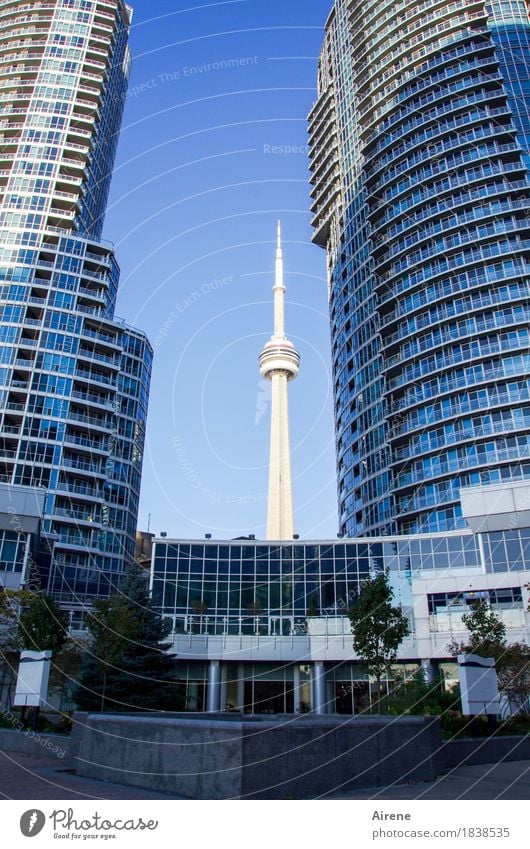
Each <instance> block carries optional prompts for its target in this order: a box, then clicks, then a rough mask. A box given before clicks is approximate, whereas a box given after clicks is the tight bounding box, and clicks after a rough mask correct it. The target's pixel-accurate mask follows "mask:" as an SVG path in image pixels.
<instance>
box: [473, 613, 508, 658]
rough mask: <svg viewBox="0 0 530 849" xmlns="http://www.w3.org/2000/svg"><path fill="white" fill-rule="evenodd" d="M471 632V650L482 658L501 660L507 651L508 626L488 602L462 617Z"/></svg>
mask: <svg viewBox="0 0 530 849" xmlns="http://www.w3.org/2000/svg"><path fill="white" fill-rule="evenodd" d="M462 622H463V623H464V625H465V626H466V628H467V630H468V631H469V635H470V639H469V650H470V653H471V654H478V655H479V656H480V657H494V658H495V659H497V658H499V657H500V656H501V655H502V654H503V652H504V651H505V649H506V626H505V625H504V623H503V622H501V620H500V619H499V617H498V616H497V615H496V614H495V613H494V612H493V610H491V608H490V606H489V605H488V604H487V603H486V602H484V601H483V602H481V603H480V604H478V605H477V606H476V607H475V608H474V609H473V610H472V611H471V613H466V614H464V616H462Z"/></svg>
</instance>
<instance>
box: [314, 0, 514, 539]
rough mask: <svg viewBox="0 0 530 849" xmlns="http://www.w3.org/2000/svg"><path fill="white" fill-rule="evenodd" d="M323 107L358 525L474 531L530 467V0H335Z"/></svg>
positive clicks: (319, 235)
mask: <svg viewBox="0 0 530 849" xmlns="http://www.w3.org/2000/svg"><path fill="white" fill-rule="evenodd" d="M318 87H319V97H318V100H317V102H316V104H315V106H314V108H313V110H312V112H311V114H310V118H309V121H310V128H309V129H310V143H311V169H312V185H313V191H312V197H313V201H314V205H313V214H314V221H313V225H314V241H315V242H316V243H317V244H318V245H321V246H322V247H325V248H326V249H327V256H328V272H329V292H330V311H331V327H332V354H333V368H334V389H335V419H336V433H337V460H338V474H339V500H340V524H341V530H342V531H343V532H344V533H345V534H347V535H351V536H355V535H359V534H381V533H415V532H417V531H443V530H446V529H452V528H458V527H460V526H461V525H462V523H463V520H462V518H461V512H460V504H459V491H460V487H463V486H470V485H475V484H484V483H495V482H501V481H505V480H519V479H522V478H528V477H530V450H529V449H530V380H529V371H530V350H529V345H530V342H529V325H528V321H529V318H530V301H529V295H530V285H529V281H530V277H529V273H530V264H529V260H530V239H529V235H530V234H529V226H530V220H529V194H530V182H529V175H528V169H529V166H530V150H529V146H530V118H529V111H528V104H529V97H530V20H529V6H528V4H527V3H526V2H525V1H524V0H503V2H496V0H495V2H476V0H451V2H448V0H422V2H418V0H363V2H361V0H352V1H351V2H347V0H336V2H335V4H334V7H333V9H332V12H331V14H330V17H329V19H328V22H327V25H326V37H325V41H324V45H323V48H322V54H321V58H320V65H319V80H318Z"/></svg>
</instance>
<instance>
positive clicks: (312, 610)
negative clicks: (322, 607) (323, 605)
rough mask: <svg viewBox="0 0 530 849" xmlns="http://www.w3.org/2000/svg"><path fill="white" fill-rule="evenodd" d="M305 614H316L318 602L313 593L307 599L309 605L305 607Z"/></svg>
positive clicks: (311, 616)
mask: <svg viewBox="0 0 530 849" xmlns="http://www.w3.org/2000/svg"><path fill="white" fill-rule="evenodd" d="M307 616H308V618H313V617H314V616H318V604H317V600H316V598H315V596H314V595H312V596H311V598H310V599H309V605H308V608H307Z"/></svg>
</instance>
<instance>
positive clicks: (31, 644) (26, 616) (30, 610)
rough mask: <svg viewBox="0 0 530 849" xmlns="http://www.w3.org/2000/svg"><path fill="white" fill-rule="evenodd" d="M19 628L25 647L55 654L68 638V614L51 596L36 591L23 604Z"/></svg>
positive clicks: (21, 640)
mask: <svg viewBox="0 0 530 849" xmlns="http://www.w3.org/2000/svg"><path fill="white" fill-rule="evenodd" d="M17 630H18V635H19V639H20V643H21V645H22V648H23V649H26V650H27V651H39V652H41V651H51V652H53V653H54V654H55V653H58V652H60V650H61V649H62V647H63V645H64V643H65V642H66V640H67V638H68V615H67V614H66V613H65V612H64V610H61V608H60V607H59V605H58V604H57V602H56V601H55V599H53V598H52V597H51V596H49V595H46V593H36V594H34V595H32V597H31V598H30V600H29V602H28V603H27V604H26V605H24V604H23V606H22V609H21V612H20V617H19V620H18V626H17Z"/></svg>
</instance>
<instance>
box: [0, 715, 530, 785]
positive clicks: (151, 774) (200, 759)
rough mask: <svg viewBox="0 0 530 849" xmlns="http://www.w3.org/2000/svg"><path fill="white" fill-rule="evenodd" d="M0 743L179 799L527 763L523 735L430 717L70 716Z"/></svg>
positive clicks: (0, 736) (427, 777)
mask: <svg viewBox="0 0 530 849" xmlns="http://www.w3.org/2000/svg"><path fill="white" fill-rule="evenodd" d="M0 749H1V750H2V751H7V752H25V753H28V754H33V755H41V756H48V757H49V756H50V755H52V756H55V757H56V758H57V764H58V766H60V768H62V769H64V768H65V767H67V768H68V767H69V768H72V767H73V768H75V769H76V770H77V773H78V774H79V775H83V776H87V777H89V778H96V779H103V780H106V781H113V782H117V783H120V784H126V785H127V784H128V785H132V786H134V787H141V788H145V789H146V790H156V791H158V792H162V793H168V794H170V795H179V796H184V797H187V798H189V799H291V798H292V799H315V798H320V797H324V798H325V796H326V794H328V793H331V792H332V791H334V790H341V789H343V790H348V789H358V788H363V787H392V785H394V784H396V785H398V784H403V783H406V782H421V781H432V780H433V779H434V778H435V777H436V776H437V775H439V774H440V773H441V772H442V771H443V770H444V769H450V768H454V767H455V766H459V765H460V764H462V765H465V764H470V765H472V764H481V763H496V762H500V761H513V760H523V759H530V736H529V735H527V736H525V737H508V736H506V737H495V736H494V737H486V738H477V739H474V740H452V741H448V742H442V739H441V733H440V725H439V720H438V718H436V717H379V716H373V717H340V718H338V717H312V716H303V717H295V716H293V715H284V716H278V717H274V718H271V717H246V716H245V717H242V716H241V715H238V714H232V715H227V714H216V715H212V716H210V717H205V715H204V714H202V715H200V718H199V716H195V717H193V716H191V717H190V715H189V714H187V715H186V714H175V715H163V716H162V715H155V716H145V715H140V714H132V715H120V714H102V715H100V714H87V713H76V714H75V715H74V728H73V732H72V736H71V737H70V738H68V737H63V736H60V735H56V734H35V733H34V732H25V731H24V732H23V731H15V730H8V729H0Z"/></svg>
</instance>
